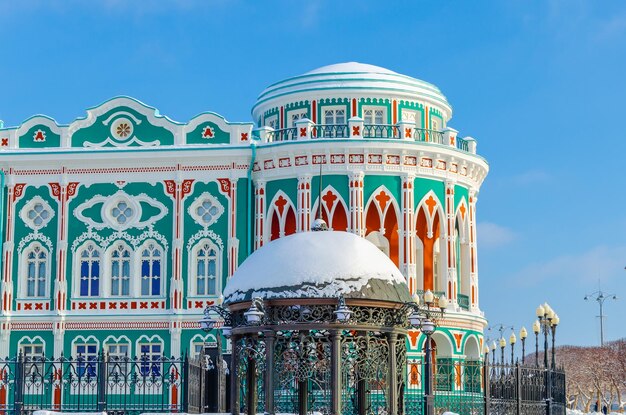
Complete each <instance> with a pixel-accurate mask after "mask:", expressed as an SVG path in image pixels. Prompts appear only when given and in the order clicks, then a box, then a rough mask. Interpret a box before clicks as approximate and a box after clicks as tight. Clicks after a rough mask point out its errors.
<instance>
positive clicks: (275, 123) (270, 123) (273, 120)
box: [265, 114, 280, 130]
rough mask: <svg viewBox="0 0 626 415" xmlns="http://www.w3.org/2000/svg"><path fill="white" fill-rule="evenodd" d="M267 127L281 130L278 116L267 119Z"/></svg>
mask: <svg viewBox="0 0 626 415" xmlns="http://www.w3.org/2000/svg"><path fill="white" fill-rule="evenodd" d="M265 126H266V127H270V128H273V129H275V130H278V129H280V124H279V122H278V114H274V115H272V116H270V117H267V118H266V119H265Z"/></svg>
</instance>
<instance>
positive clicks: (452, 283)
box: [445, 180, 458, 302]
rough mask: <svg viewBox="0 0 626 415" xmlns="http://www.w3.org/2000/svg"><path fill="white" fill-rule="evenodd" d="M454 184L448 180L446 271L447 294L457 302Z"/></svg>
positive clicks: (446, 201)
mask: <svg viewBox="0 0 626 415" xmlns="http://www.w3.org/2000/svg"><path fill="white" fill-rule="evenodd" d="M454 185H455V183H454V182H452V181H449V180H448V181H446V200H445V209H446V235H445V238H446V253H447V272H446V278H447V281H446V295H447V297H448V299H449V300H453V301H455V302H456V300H457V290H458V287H457V278H456V273H457V269H456V249H455V241H454V220H455V217H454Z"/></svg>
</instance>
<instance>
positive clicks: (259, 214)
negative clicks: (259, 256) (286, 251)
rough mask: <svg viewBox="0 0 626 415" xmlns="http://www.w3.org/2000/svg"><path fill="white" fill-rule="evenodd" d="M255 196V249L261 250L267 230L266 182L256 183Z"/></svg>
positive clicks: (258, 181) (259, 181)
mask: <svg viewBox="0 0 626 415" xmlns="http://www.w3.org/2000/svg"><path fill="white" fill-rule="evenodd" d="M254 195H255V197H254V212H255V213H254V249H259V248H260V247H262V246H263V234H264V231H263V230H264V229H265V180H257V181H256V182H255V191H254Z"/></svg>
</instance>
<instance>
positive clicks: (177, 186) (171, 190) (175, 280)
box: [164, 165, 194, 313]
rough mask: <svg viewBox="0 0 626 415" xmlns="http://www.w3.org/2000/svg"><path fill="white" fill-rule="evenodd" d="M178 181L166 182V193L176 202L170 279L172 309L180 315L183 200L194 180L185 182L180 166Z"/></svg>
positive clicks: (181, 304) (181, 301)
mask: <svg viewBox="0 0 626 415" xmlns="http://www.w3.org/2000/svg"><path fill="white" fill-rule="evenodd" d="M177 169H178V173H177V177H176V180H164V184H165V192H166V193H167V194H169V195H170V196H171V197H172V199H173V200H174V240H173V241H172V278H171V279H170V308H171V309H172V310H173V311H174V312H175V313H179V312H180V310H182V308H183V290H184V288H183V282H182V278H181V273H182V255H183V254H182V249H183V237H182V235H183V226H184V222H185V221H184V217H185V215H184V212H183V200H184V198H185V196H187V195H188V194H190V193H191V190H192V188H193V187H192V186H193V182H194V180H193V179H187V180H183V179H182V177H181V173H180V165H178V166H177Z"/></svg>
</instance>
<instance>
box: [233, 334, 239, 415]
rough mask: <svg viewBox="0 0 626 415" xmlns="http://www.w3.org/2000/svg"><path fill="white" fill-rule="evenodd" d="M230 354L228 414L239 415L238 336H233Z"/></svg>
mask: <svg viewBox="0 0 626 415" xmlns="http://www.w3.org/2000/svg"><path fill="white" fill-rule="evenodd" d="M231 341H232V352H231V355H230V412H231V414H232V415H239V392H240V391H239V359H238V355H239V353H241V350H238V347H237V343H238V342H239V338H238V336H233V337H232V338H231Z"/></svg>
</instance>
